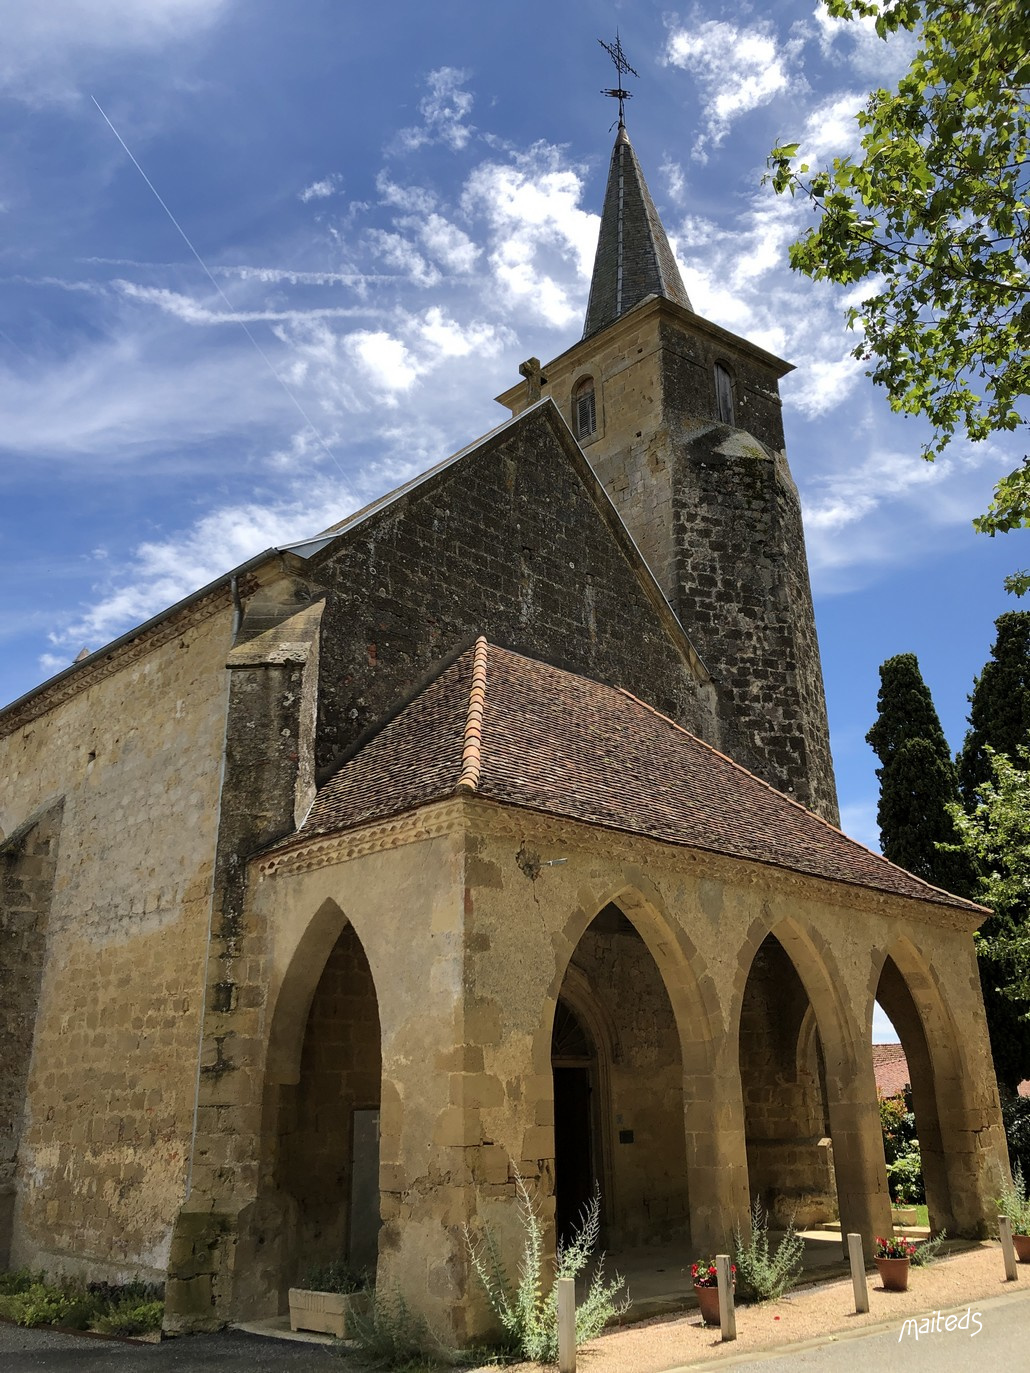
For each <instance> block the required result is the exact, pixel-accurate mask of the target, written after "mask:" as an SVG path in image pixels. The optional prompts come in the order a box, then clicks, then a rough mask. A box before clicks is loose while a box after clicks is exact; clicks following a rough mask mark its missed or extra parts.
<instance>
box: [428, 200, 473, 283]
mask: <svg viewBox="0 0 1030 1373" xmlns="http://www.w3.org/2000/svg"><path fill="white" fill-rule="evenodd" d="M420 232H421V235H422V242H423V244H424V245H425V247H426V250H427V252H429V253H430V254H431V256H433V257H435V258H436V260H437V262H439V263H441V264H442V265H443V266H444V267H446V268H447V269H448V270H449V271H452V272H458V273H462V274H464V273H468V272H471V271H472V269H473V268H474V267H475V265H476V261H477V259H478V258H479V255H480V251H481V250H480V249H479V248H477V247H476V245H475V244H474V243H473V242H472V240H471V239H470V238H469V236H468V234H466V233H465V232H464V230H462V229H459V228H458V226H457V225H456V224H451V223H450V222H449V221H448V220H446V219H444V217H443V216H442V215H438V214H431V215H429V217H428V218H427V219H426V220H425V221H424V223H423V224H422V226H421V230H420Z"/></svg>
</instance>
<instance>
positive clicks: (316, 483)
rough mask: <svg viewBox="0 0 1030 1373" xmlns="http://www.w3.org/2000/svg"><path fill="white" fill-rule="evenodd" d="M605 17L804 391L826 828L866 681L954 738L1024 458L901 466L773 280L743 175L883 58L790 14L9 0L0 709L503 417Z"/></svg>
mask: <svg viewBox="0 0 1030 1373" xmlns="http://www.w3.org/2000/svg"><path fill="white" fill-rule="evenodd" d="M616 24H618V26H619V28H620V30H621V36H622V42H623V45H624V48H625V50H626V53H627V56H628V57H629V60H630V61H631V62H632V63H633V65H634V66H635V67H636V68H637V70H638V71H639V73H640V79H639V80H631V82H630V84H631V87H632V88H633V89H634V92H635V94H634V98H633V99H632V100H631V102H630V103H629V106H628V109H627V124H628V127H629V132H630V136H631V138H632V140H633V143H634V146H635V148H636V150H637V153H638V155H639V157H640V159H641V162H642V164H643V166H644V169H645V173H646V175H647V177H648V180H649V183H650V186H651V190H652V193H653V195H654V197H655V199H656V201H657V203H658V206H659V209H660V211H661V213H662V216H663V219H664V222H665V225H666V227H667V229H668V231H669V234H670V238H671V239H672V241H673V245H674V247H675V249H676V252H677V255H678V258H679V261H680V265H681V268H682V272H683V276H684V280H685V282H686V284H687V288H688V290H689V292H690V295H691V298H692V300H693V303H694V305H695V308H697V309H698V310H699V311H700V312H701V313H702V314H704V315H706V316H707V317H709V318H711V319H713V320H715V321H716V322H718V323H719V324H722V325H724V326H726V327H728V328H730V329H732V330H734V331H736V332H737V333H740V334H743V335H745V336H747V337H749V338H751V339H752V340H754V341H755V342H756V343H759V344H761V345H763V346H765V347H767V348H770V349H771V350H772V351H774V352H776V353H779V354H780V355H781V356H783V357H786V358H788V359H790V360H791V361H793V362H794V363H795V364H796V365H797V369H798V370H797V371H796V372H795V373H793V374H792V375H791V376H790V377H789V378H787V380H786V381H785V383H784V385H783V394H784V400H785V413H786V422H787V436H788V454H789V458H790V462H791V466H792V469H793V472H794V475H795V478H796V480H797V482H798V485H799V487H800V488H801V492H802V496H803V500H804V504H805V510H806V524H807V536H808V546H809V557H810V562H811V569H812V579H813V586H814V591H815V597H816V612H817V617H818V624H819V633H820V639H821V644H822V651H823V661H824V670H825V674H826V685H827V695H828V701H829V709H830V720H831V730H832V737H833V747H834V755H835V760H836V766H837V775H838V784H839V790H840V799H841V807H842V815H843V823H844V827H845V829H847V830H848V831H849V832H850V833H852V834H853V835H854V836H855V837H856V838H859V839H861V840H863V841H864V842H867V843H870V844H871V845H873V846H874V847H875V845H876V842H877V832H876V825H875V806H876V780H875V777H874V772H873V769H874V764H875V760H874V758H873V756H872V754H871V752H870V750H869V749H868V747H867V745H866V744H865V742H864V735H865V732H866V730H867V729H868V727H869V725H870V723H871V722H872V720H873V718H874V714H875V704H876V692H877V686H878V677H877V668H878V665H879V663H880V662H881V661H882V660H883V659H884V658H885V657H887V656H889V655H891V654H893V653H898V652H904V651H914V652H915V653H917V654H918V656H919V660H920V663H921V665H922V668H923V672H924V675H925V677H926V679H927V681H928V683H929V685H930V687H931V690H932V691H933V693H934V698H935V700H936V703H937V707H938V710H939V711H940V714H941V717H942V720H943V723H944V726H945V730H946V732H947V734H948V736H949V738H950V740H951V742H952V744H953V745H955V746H957V745H958V744H959V743H960V742H961V738H962V734H963V731H964V728H965V713H966V709H967V703H966V697H967V694H968V692H969V690H970V688H971V685H972V681H973V677H974V674H975V673H976V672H977V671H978V670H979V669H980V667H981V666H982V664H983V662H984V661H985V659H986V657H987V654H988V652H989V649H990V644H991V642H992V639H993V620H994V618H995V616H997V615H998V614H1000V613H1001V612H1002V611H1003V610H1005V609H1011V608H1013V607H1014V603H1013V602H1012V601H1011V598H1009V597H1007V596H1006V595H1005V593H1004V591H1003V589H1002V585H1001V581H1002V577H1003V575H1004V574H1005V573H1006V572H1008V571H1011V570H1013V569H1014V568H1015V567H1017V566H1019V565H1021V562H1024V561H1030V559H1027V557H1026V554H1025V551H1024V545H1023V536H1022V535H1021V534H1019V535H1010V536H1008V537H1007V538H1002V539H997V540H993V541H992V540H989V539H985V538H983V537H981V536H977V535H974V534H973V532H972V529H971V527H970V519H971V517H972V515H973V514H974V513H976V512H977V511H979V510H980V509H982V508H983V507H984V506H985V505H986V503H987V501H988V500H989V496H990V490H991V487H992V484H993V482H994V480H995V479H996V478H997V476H998V475H999V474H1000V473H1002V472H1004V471H1008V470H1009V469H1010V468H1011V467H1013V466H1014V465H1015V463H1016V461H1017V459H1018V458H1019V457H1020V456H1021V451H1022V450H1020V451H1019V452H1018V453H1017V452H1016V441H1015V440H1011V441H1010V440H1008V439H1007V438H1006V439H1005V440H1004V441H1000V442H998V443H996V444H989V445H981V446H980V447H979V448H977V449H972V448H969V447H968V446H965V445H963V444H956V445H955V447H954V449H953V451H952V452H951V453H950V454H949V455H948V456H947V457H946V458H945V459H944V460H942V461H939V462H938V463H937V464H935V465H934V466H932V467H931V466H928V465H927V464H925V463H923V462H921V461H920V460H919V458H918V456H917V454H918V449H919V445H920V441H921V439H922V437H923V431H922V428H921V426H920V424H919V422H918V421H913V420H906V419H902V418H900V417H898V416H894V415H892V414H891V413H890V411H889V409H888V407H887V404H886V401H885V400H884V398H883V396H882V395H881V394H879V393H878V392H875V391H874V390H873V389H872V387H871V386H870V384H869V383H868V381H867V380H866V379H865V378H864V377H863V375H862V372H861V368H860V366H859V365H858V364H856V363H855V362H853V361H852V360H851V359H850V358H849V356H848V354H849V351H850V348H851V346H852V345H853V343H854V339H853V338H852V337H851V336H849V335H847V334H846V332H845V329H844V324H843V314H844V307H845V304H846V299H845V297H844V294H843V293H842V292H840V291H839V290H837V289H836V288H832V287H827V286H815V285H813V284H811V283H809V282H807V281H806V280H804V279H801V278H797V277H794V276H793V275H792V274H791V273H790V271H789V269H788V268H787V266H786V251H787V245H788V244H789V242H790V241H791V238H792V237H793V236H795V235H796V233H797V232H798V230H799V229H800V228H801V227H803V225H804V224H805V223H806V222H807V211H806V210H805V207H804V206H803V205H801V204H798V203H792V202H790V201H789V200H783V199H777V198H776V197H774V196H773V195H772V193H771V191H769V190H768V189H767V188H763V187H762V185H761V175H762V171H763V167H764V160H765V156H766V153H767V152H768V150H769V149H770V148H771V147H772V146H773V145H774V143H776V142H777V141H778V140H781V139H783V140H787V139H792V140H793V139H800V140H801V142H802V144H803V146H804V149H805V150H806V151H807V152H808V154H809V155H810V158H811V159H812V160H813V161H817V160H821V159H825V158H828V157H831V156H833V155H834V154H837V153H841V152H844V151H846V150H847V149H848V148H849V147H850V146H852V145H853V142H854V137H855V126H854V121H853V115H854V111H855V110H856V109H857V108H858V106H859V104H860V102H861V99H862V97H863V96H864V94H865V93H866V92H867V91H868V90H869V89H870V87H871V86H872V85H875V84H878V83H889V82H891V81H892V80H893V79H895V78H896V76H897V75H898V74H899V72H900V71H901V70H902V69H903V68H904V66H905V65H906V43H907V40H905V39H902V40H898V41H894V42H892V43H891V44H890V45H885V44H883V43H881V42H880V41H879V40H878V39H876V38H875V35H873V33H872V32H871V30H870V29H869V28H868V26H864V25H839V24H836V23H833V22H832V21H830V20H829V19H828V18H827V17H826V16H825V14H824V12H823V11H822V10H821V9H820V8H818V7H817V6H816V5H815V3H814V0H811V2H810V3H797V4H795V3H792V0H783V2H781V3H774V4H772V5H764V6H760V7H757V6H756V7H752V6H748V5H738V6H733V7H728V6H727V7H724V6H720V5H718V4H716V3H710V2H707V3H700V4H694V5H690V6H685V5H684V6H681V7H678V8H677V7H675V6H673V7H671V8H670V7H669V6H668V5H667V4H661V5H659V4H652V3H650V2H649V0H636V3H634V4H632V5H631V4H628V3H623V4H619V3H615V4H612V3H606V4H603V5H602V4H597V3H593V0H575V3H573V0H553V3H551V4H550V5H548V6H546V7H544V6H536V5H530V6H521V7H518V6H515V7H513V6H510V5H501V4H498V3H493V2H491V0H441V2H440V3H437V4H435V5H423V4H413V3H394V4H391V5H380V6H369V5H364V4H362V5H358V4H354V3H346V0H293V3H291V4H289V5H284V4H282V3H273V0H248V3H246V4H244V3H243V2H242V0H147V4H146V5H141V4H139V2H138V0H50V3H48V4H47V5H46V6H45V7H43V6H36V7H33V8H32V9H30V7H29V6H18V7H15V11H14V12H13V13H9V14H8V15H7V16H6V17H5V45H4V51H3V53H2V54H0V119H2V121H3V137H2V140H0V224H2V226H3V230H4V232H3V235H2V239H0V275H2V278H3V292H2V294H0V390H2V397H3V401H2V404H3V415H4V425H3V429H2V431H0V552H2V556H3V559H4V563H5V566H6V568H7V570H8V576H7V585H6V595H5V613H4V616H3V618H2V622H0V698H2V699H4V700H9V699H12V698H14V697H16V696H18V695H19V694H21V693H22V692H24V691H26V690H29V689H30V688H31V687H32V686H34V685H35V684H36V683H37V682H39V681H40V680H42V679H43V678H44V677H46V676H49V675H50V674H51V673H53V672H54V671H57V670H59V669H60V668H61V667H63V666H65V665H66V664H67V663H68V662H70V661H71V659H72V658H74V656H75V655H76V654H77V653H78V652H79V651H80V649H82V648H83V647H88V648H90V649H96V648H98V647H100V646H101V645H102V644H103V643H105V642H106V641H108V640H109V639H111V638H113V637H115V636H116V635H118V634H120V633H122V632H123V631H124V630H126V629H128V628H130V627H131V626H132V625H134V624H136V623H139V622H140V621H142V620H144V619H146V618H147V617H149V616H150V615H152V614H154V613H156V612H157V611H158V610H160V609H161V608H163V607H164V606H165V605H167V604H169V603H171V602H172V601H174V600H176V599H178V598H179V597H180V596H182V595H184V594H186V593H187V592H189V591H191V590H192V589H194V588H195V587H197V586H199V585H201V584H203V583H204V582H205V581H207V580H210V579H211V578H212V577H214V576H216V575H217V574H218V573H220V572H222V571H224V570H226V569H227V568H228V567H230V566H232V565H234V564H235V563H237V562H239V561H242V560H243V559H244V558H246V557H248V556H250V555H251V554H252V553H254V552H257V551H260V550H261V549H262V548H265V547H267V546H269V545H271V544H275V543H282V542H286V541H289V540H291V539H295V538H298V537H302V536H304V535H306V534H310V533H312V532H314V531H316V530H318V529H320V528H321V527H323V526H324V525H326V524H328V523H330V522H331V521H333V520H336V519H338V518H340V517H342V516H343V515H344V514H345V513H347V511H349V510H350V509H353V508H355V507H357V506H358V505H361V504H363V503H364V502H366V501H367V500H368V499H369V498H371V497H372V496H375V495H377V494H379V493H380V492H382V491H384V490H386V489H389V488H390V487H392V486H394V485H396V484H397V483H398V482H400V481H402V480H404V479H405V478H407V477H408V476H410V475H412V474H413V473H415V472H417V471H419V470H421V469H422V468H424V467H425V466H427V465H429V464H430V463H432V462H435V461H437V460H438V459H440V458H441V457H443V456H446V455H447V454H448V453H450V452H452V451H453V450H455V449H457V448H459V447H461V446H463V445H464V444H465V443H467V442H468V441H469V440H470V439H471V438H473V437H475V436H476V435H478V434H480V433H482V432H484V431H486V430H488V429H490V428H492V427H493V426H494V425H495V424H496V423H497V422H499V420H500V419H502V418H503V416H504V412H503V411H502V410H501V409H500V408H499V407H498V406H497V405H496V404H495V403H494V402H493V400H492V397H493V396H494V395H496V394H497V393H498V392H500V391H501V390H503V389H505V388H506V387H508V386H510V385H511V384H512V383H513V382H514V381H515V380H517V375H518V374H517V367H518V363H519V362H520V361H521V360H522V359H523V358H526V357H528V356H529V355H531V354H536V355H537V356H539V357H541V358H542V359H545V360H546V359H547V358H549V357H553V356H555V355H556V354H557V353H559V352H561V351H563V350H564V349H565V348H566V347H568V346H569V345H570V344H571V343H572V342H573V341H574V340H575V339H576V338H577V337H578V335H579V332H580V329H581V327H582V318H583V312H584V309H585V304H586V292H587V286H588V279H589V268H590V263H591V259H592V254H593V248H594V243H595V239H596V232H597V212H598V210H599V208H600V203H601V197H602V193H603V188H604V179H605V175H606V171H607V163H608V157H609V153H610V148H611V141H612V132H611V130H610V128H609V126H610V124H611V122H612V120H613V119H614V117H615V109H614V106H613V103H612V102H611V101H607V100H605V99H603V98H602V97H601V95H600V94H599V91H600V88H601V87H604V86H609V85H611V84H613V79H614V72H613V69H612V68H611V65H610V64H609V63H608V60H607V58H606V57H605V55H604V53H603V52H602V50H601V49H600V48H599V47H598V44H597V39H598V37H604V38H611V37H612V36H613V33H614V29H615V26H616ZM101 111H103V113H101ZM105 114H106V116H107V119H109V120H110V124H111V125H113V127H114V129H115V130H117V133H118V134H119V135H120V136H121V138H122V139H123V140H124V142H125V144H126V145H127V146H128V148H129V149H130V150H131V152H132V154H133V155H134V156H135V158H136V159H137V160H138V162H139V164H140V166H141V167H142V169H143V171H144V172H145V173H146V175H147V177H149V178H150V181H151V182H152V183H153V187H154V188H155V189H156V192H158V193H159V194H160V196H161V197H162V199H163V200H164V202H165V204H166V205H167V207H168V209H169V210H170V211H171V213H172V214H173V215H174V217H175V219H176V220H177V221H178V223H179V224H180V225H181V227H182V229H183V230H184V232H185V234H186V235H187V236H188V238H189V240H190V241H191V242H192V244H193V245H194V247H195V248H196V250H197V253H198V254H199V255H200V257H201V258H202V259H203V262H204V264H205V266H206V270H205V269H204V268H202V267H201V265H200V264H199V263H198V261H197V260H196V258H195V257H194V256H193V255H192V254H191V252H190V250H189V248H188V247H187V245H186V243H185V241H184V240H183V238H182V237H181V236H180V234H179V233H178V231H177V230H176V228H175V227H174V225H173V224H172V222H171V221H170V219H169V217H168V215H167V214H166V213H165V210H164V209H162V206H161V204H160V203H159V201H158V199H157V198H156V195H155V193H154V191H153V190H151V189H150V188H149V187H148V185H147V183H146V181H145V180H144V178H143V176H142V175H141V173H140V171H138V170H137V169H136V167H135V166H134V165H133V163H132V161H131V160H130V158H129V156H128V155H127V154H126V152H125V150H124V149H123V147H122V146H121V144H120V142H119V140H118V138H117V137H116V136H115V133H114V132H112V128H111V127H110V126H109V124H108V123H107V122H106V120H105V117H104V115H105ZM208 272H209V273H210V276H209V275H208ZM308 421H310V423H309V422H308ZM688 628H689V626H688Z"/></svg>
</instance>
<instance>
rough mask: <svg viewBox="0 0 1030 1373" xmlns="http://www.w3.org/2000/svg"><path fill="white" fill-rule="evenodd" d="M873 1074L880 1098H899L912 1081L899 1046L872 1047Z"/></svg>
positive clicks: (906, 1060)
mask: <svg viewBox="0 0 1030 1373" xmlns="http://www.w3.org/2000/svg"><path fill="white" fill-rule="evenodd" d="M873 1072H874V1073H875V1074H876V1090H877V1092H878V1093H879V1094H880V1096H900V1095H901V1093H902V1092H903V1091H904V1090H905V1088H906V1087H907V1086H908V1085H909V1083H910V1082H911V1081H912V1079H911V1077H910V1076H909V1072H908V1059H907V1058H906V1057H905V1050H904V1049H903V1048H902V1046H901V1045H900V1044H874V1045H873Z"/></svg>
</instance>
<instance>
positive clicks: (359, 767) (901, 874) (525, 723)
mask: <svg viewBox="0 0 1030 1373" xmlns="http://www.w3.org/2000/svg"><path fill="white" fill-rule="evenodd" d="M462 793H464V794H466V795H468V794H471V795H476V796H480V797H483V798H485V799H487V800H490V801H496V802H499V803H501V804H504V805H511V806H520V807H525V808H527V809H530V810H536V811H542V812H544V813H546V814H549V815H560V816H565V817H567V818H569V819H571V820H578V821H581V822H584V823H586V824H589V825H595V826H600V827H602V828H605V829H614V830H622V831H624V832H628V833H631V834H640V835H643V836H645V837H647V838H649V839H654V840H656V841H658V842H660V843H667V844H680V845H685V846H689V847H690V848H694V849H702V850H707V851H709V852H714V853H720V854H725V855H727V856H729V857H733V858H741V859H747V860H750V861H753V862H758V863H768V864H771V865H773V866H775V867H778V868H785V869H788V870H790V871H793V872H800V873H807V874H810V875H812V876H815V877H822V878H824V879H827V880H829V881H832V882H842V883H847V884H850V885H854V886H859V887H868V888H872V889H874V890H876V891H880V892H889V893H892V894H894V895H896V896H905V897H909V898H911V899H914V900H917V901H926V902H931V903H934V904H936V905H946V906H951V907H957V908H958V909H960V910H963V911H968V912H970V913H977V914H979V915H981V916H983V915H985V914H986V912H985V911H984V910H983V909H982V908H981V907H979V906H976V905H973V904H972V903H971V902H968V901H964V900H962V899H960V898H959V897H955V896H951V895H949V894H948V893H947V892H943V891H939V890H938V889H937V888H936V887H931V886H930V885H929V883H927V882H924V881H922V879H920V878H918V877H914V876H912V874H911V873H908V872H905V871H904V869H902V868H898V867H895V866H894V864H892V863H888V862H887V860H886V859H885V858H882V857H880V855H879V854H875V853H872V852H871V851H870V850H869V849H866V848H863V847H862V845H861V844H858V843H856V842H855V841H854V840H853V839H849V838H848V837H847V836H846V835H844V834H842V833H841V831H840V830H837V829H834V827H833V826H832V825H830V824H828V823H827V822H826V821H825V820H821V819H820V818H819V817H818V816H816V815H813V814H812V813H811V812H810V811H807V810H806V809H805V808H804V807H803V806H801V805H799V804H798V803H797V802H796V801H793V800H791V799H790V797H788V796H784V795H783V794H782V793H780V792H778V791H776V790H775V789H774V788H773V787H771V786H769V785H768V783H766V782H763V781H761V780H760V779H759V778H757V777H755V776H754V775H753V774H752V773H750V772H748V771H747V770H746V769H745V768H742V767H740V766H739V765H738V764H737V763H734V762H732V761H731V760H730V759H729V758H727V757H726V756H725V755H724V754H721V753H719V752H717V751H716V750H715V749H713V748H711V747H710V746H709V745H708V744H705V743H703V742H702V741H701V740H700V739H698V738H696V737H695V736H694V735H693V734H690V733H688V732H687V731H686V730H685V729H682V728H681V727H680V726H679V725H677V724H676V723H675V721H673V720H670V719H669V718H668V717H667V716H664V715H662V714H660V713H659V712H658V711H657V710H655V709H654V708H653V707H652V706H649V705H646V704H645V703H644V702H643V701H639V700H638V699H637V698H636V697H635V696H632V695H630V693H629V692H627V691H624V690H622V689H620V688H616V687H610V686H604V685H602V684H601V683H600V682H595V681H593V680H591V679H590V678H588V677H580V676H577V675H576V674H574V673H571V672H565V671H563V670H562V669H561V668H557V667H552V666H550V665H548V664H547V663H541V662H537V661H536V660H535V659H532V658H526V657H523V656H522V655H521V654H518V653H512V652H510V651H509V650H507V649H501V648H497V647H495V646H494V645H493V644H488V643H487V641H486V639H485V638H480V639H478V640H477V642H476V644H475V646H474V647H473V648H470V649H467V650H465V652H463V653H461V654H460V655H459V656H458V657H457V658H456V659H455V660H454V661H453V662H451V663H450V664H449V665H448V666H445V667H444V668H443V669H442V670H441V671H440V672H439V674H438V675H437V676H436V677H434V678H433V679H432V680H431V681H430V682H429V683H428V685H426V686H424V687H423V688H422V690H420V691H418V692H417V693H416V694H415V695H414V697H412V698H411V699H409V700H407V701H403V702H400V703H398V705H397V706H396V707H395V709H394V711H393V712H392V713H391V714H390V715H388V716H387V717H386V719H385V722H384V723H383V725H382V727H381V728H380V729H379V731H378V733H376V734H374V735H373V736H372V737H371V738H369V739H368V740H367V742H366V743H364V745H363V746H361V747H359V748H358V750H357V751H356V752H355V753H354V755H353V756H352V757H351V758H350V760H349V761H347V762H345V763H344V765H343V766H342V767H341V768H340V770H339V771H338V772H337V773H336V774H335V776H333V777H332V778H331V779H330V780H329V781H328V782H326V783H325V785H324V786H323V787H322V788H321V790H320V791H319V792H318V795H317V796H316V798H315V801H314V804H313V805H312V807H311V810H310V812H309V813H308V816H307V818H306V819H305V821H304V823H303V825H302V826H301V828H300V830H299V831H298V832H297V833H296V834H294V835H292V836H291V837H290V838H288V839H285V840H283V841H280V843H279V844H277V845H275V847H276V849H283V848H290V847H293V846H294V845H296V844H298V843H303V842H304V841H305V840H307V839H315V838H317V837H318V836H320V835H325V834H333V833H336V832H338V831H341V830H347V829H353V828H356V827H358V826H359V825H364V824H368V823H370V822H372V821H374V820H380V819H385V818H387V817H388V816H391V815H398V814H401V813H402V812H404V811H409V810H414V809H416V808H417V807H419V806H422V805H426V804H428V803H429V802H432V801H437V800H442V799H444V798H445V797H449V796H455V795H459V794H462Z"/></svg>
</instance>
